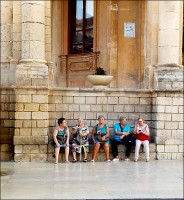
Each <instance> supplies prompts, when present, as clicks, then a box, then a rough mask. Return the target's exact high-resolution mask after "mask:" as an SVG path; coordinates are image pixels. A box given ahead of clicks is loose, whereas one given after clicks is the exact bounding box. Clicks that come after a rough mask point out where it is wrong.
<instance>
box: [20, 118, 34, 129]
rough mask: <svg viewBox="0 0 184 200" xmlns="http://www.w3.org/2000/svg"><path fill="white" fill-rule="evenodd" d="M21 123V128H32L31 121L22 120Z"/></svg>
mask: <svg viewBox="0 0 184 200" xmlns="http://www.w3.org/2000/svg"><path fill="white" fill-rule="evenodd" d="M22 122H23V127H24V128H30V127H32V121H31V120H22Z"/></svg>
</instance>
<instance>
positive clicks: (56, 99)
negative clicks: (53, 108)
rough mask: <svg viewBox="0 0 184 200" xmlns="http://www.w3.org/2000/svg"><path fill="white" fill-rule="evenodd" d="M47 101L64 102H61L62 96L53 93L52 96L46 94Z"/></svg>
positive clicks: (50, 102) (53, 102)
mask: <svg viewBox="0 0 184 200" xmlns="http://www.w3.org/2000/svg"><path fill="white" fill-rule="evenodd" d="M72 98H73V97H72ZM48 102H49V104H57V103H60V104H61V103H65V102H63V97H62V96H58V95H55V94H54V95H53V96H51V94H50V95H49V96H48Z"/></svg>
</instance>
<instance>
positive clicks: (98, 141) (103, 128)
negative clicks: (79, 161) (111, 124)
mask: <svg viewBox="0 0 184 200" xmlns="http://www.w3.org/2000/svg"><path fill="white" fill-rule="evenodd" d="M109 136H110V131H109V128H108V127H107V125H106V124H105V118H104V116H102V115H99V117H98V124H97V125H95V126H94V127H93V130H92V135H91V137H92V140H93V143H94V152H93V157H92V160H91V162H94V161H95V159H96V156H97V153H98V151H99V149H100V145H103V148H104V151H105V155H106V159H107V162H110V161H111V160H110V159H109V143H110V142H109Z"/></svg>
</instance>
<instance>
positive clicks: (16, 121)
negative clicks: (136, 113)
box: [15, 120, 23, 128]
mask: <svg viewBox="0 0 184 200" xmlns="http://www.w3.org/2000/svg"><path fill="white" fill-rule="evenodd" d="M22 122H23V121H22V120H15V128H21V127H22V124H23V123H22Z"/></svg>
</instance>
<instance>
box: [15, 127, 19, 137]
mask: <svg viewBox="0 0 184 200" xmlns="http://www.w3.org/2000/svg"><path fill="white" fill-rule="evenodd" d="M14 135H15V136H18V135H20V128H15V130H14Z"/></svg>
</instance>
